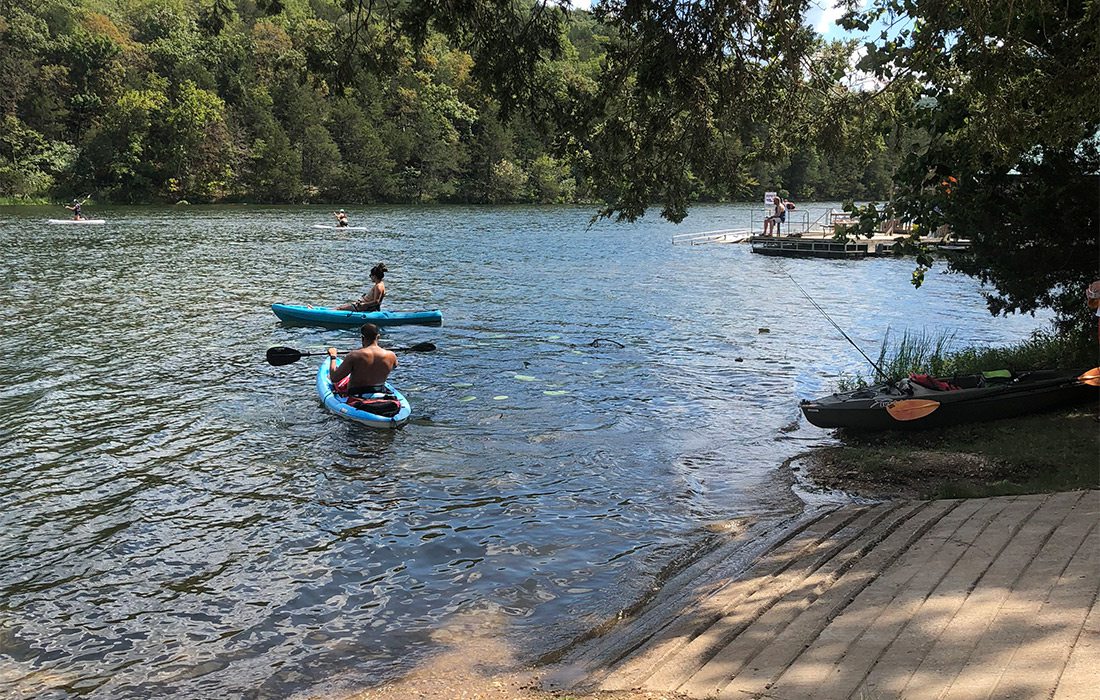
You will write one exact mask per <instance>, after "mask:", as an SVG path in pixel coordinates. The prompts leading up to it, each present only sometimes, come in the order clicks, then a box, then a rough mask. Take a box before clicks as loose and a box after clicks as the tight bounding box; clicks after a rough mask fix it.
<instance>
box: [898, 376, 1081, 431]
mask: <svg viewBox="0 0 1100 700" xmlns="http://www.w3.org/2000/svg"><path fill="white" fill-rule="evenodd" d="M1069 381H1070V382H1071V383H1072V382H1081V383H1082V384H1087V385H1088V386H1100V367H1093V368H1092V369H1090V370H1089V371H1087V372H1085V373H1083V374H1081V375H1080V376H1077V377H1074V378H1073V379H1071V380H1069ZM939 407H940V402H939V401H933V400H932V399H902V400H900V401H893V402H891V403H890V404H888V405H887V406H886V412H887V413H889V414H890V417H891V418H893V419H894V420H897V421H907V420H917V419H918V418H924V417H925V416H927V415H928V414H929V413H931V412H932V411H935V410H936V409H937V408H939Z"/></svg>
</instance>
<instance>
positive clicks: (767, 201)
mask: <svg viewBox="0 0 1100 700" xmlns="http://www.w3.org/2000/svg"><path fill="white" fill-rule="evenodd" d="M778 196H779V193H778V192H765V193H764V208H765V209H767V210H768V212H769V213H770V212H771V211H772V210H773V209H774V208H775V198H776V197H778Z"/></svg>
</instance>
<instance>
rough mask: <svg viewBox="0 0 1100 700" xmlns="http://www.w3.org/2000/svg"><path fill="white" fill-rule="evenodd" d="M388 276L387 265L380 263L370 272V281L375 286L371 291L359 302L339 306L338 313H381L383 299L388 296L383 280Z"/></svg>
mask: <svg viewBox="0 0 1100 700" xmlns="http://www.w3.org/2000/svg"><path fill="white" fill-rule="evenodd" d="M385 276H386V263H378V264H377V265H375V266H374V267H372V268H371V270H370V281H371V282H373V283H374V285H373V286H372V287H371V288H370V291H369V292H367V293H366V294H364V295H363V296H362V297H361V298H360V299H359V301H353V302H352V303H350V304H344V305H343V306H337V307H336V310H337V311H381V310H382V299H384V298H385V296H386V283H385V282H383V281H382V279H383V278H384V277H385Z"/></svg>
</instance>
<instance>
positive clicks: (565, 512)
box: [0, 206, 1041, 700]
mask: <svg viewBox="0 0 1100 700" xmlns="http://www.w3.org/2000/svg"><path fill="white" fill-rule="evenodd" d="M815 213H816V211H815ZM354 214H355V215H356V216H357V217H358V218H360V219H361V220H363V221H365V222H368V225H369V226H370V227H371V231H369V232H365V233H363V232H350V233H346V234H340V235H339V236H338V237H332V238H326V237H325V236H326V235H327V234H325V233H324V232H321V231H318V230H314V229H311V228H309V224H310V223H313V222H314V221H317V220H320V219H321V218H323V217H324V216H325V215H327V212H325V211H322V210H320V209H308V208H294V207H269V208H254V207H249V208H247V209H245V208H241V207H220V208H219V207H211V208H190V209H187V210H183V211H181V210H177V209H168V208H164V209H158V208H135V209H122V208H120V209H108V210H106V211H105V212H104V215H105V218H107V219H108V220H109V222H110V223H108V224H107V225H106V226H103V227H97V230H95V231H82V230H76V229H78V228H79V227H46V226H43V225H42V220H43V219H45V218H46V214H45V213H44V212H42V211H40V210H34V209H22V210H21V209H10V210H5V216H4V217H3V221H2V222H0V240H2V242H3V244H4V245H3V252H2V253H0V282H2V284H3V285H4V288H5V289H6V290H7V292H8V294H7V297H8V298H9V299H10V302H9V303H8V304H6V305H4V306H3V307H0V353H2V354H3V356H4V357H5V362H4V364H3V365H0V411H2V412H3V415H4V418H5V420H4V422H3V425H0V462H2V463H3V464H4V465H5V468H4V470H0V498H2V499H3V502H4V504H5V508H4V509H2V510H0V562H2V564H3V566H2V567H0V646H2V648H3V649H4V654H3V655H0V694H3V695H4V696H5V697H11V698H71V697H76V696H84V697H89V698H111V699H112V700H114V699H116V698H146V697H161V698H177V697H178V698H193V697H237V696H244V695H247V696H260V697H266V696H273V697H284V696H286V695H288V694H289V693H291V692H293V691H295V690H297V689H301V688H305V687H308V686H309V685H311V684H313V683H316V682H319V681H320V680H323V679H326V678H329V677H331V676H332V675H333V674H337V673H340V674H344V676H345V677H350V678H353V679H356V680H358V681H360V682H369V681H372V680H377V679H379V678H382V677H384V676H386V675H389V674H393V673H397V672H399V671H401V670H402V669H403V668H407V667H408V665H409V664H411V663H414V662H415V661H416V660H417V659H418V658H420V657H421V656H422V655H423V654H425V653H428V652H429V651H430V650H431V649H432V648H433V646H434V645H436V644H437V643H438V642H439V640H440V639H442V638H445V637H446V635H447V634H449V632H447V631H445V628H446V626H447V624H448V623H449V622H450V621H451V620H453V619H454V618H455V617H456V616H457V617H462V616H469V617H463V619H486V618H484V617H479V616H493V618H494V619H498V618H500V617H502V618H504V619H506V620H508V621H509V622H510V623H511V624H510V627H509V628H508V630H506V631H505V632H504V633H506V634H509V635H511V638H512V639H513V640H514V641H515V642H516V644H518V645H519V648H520V650H521V651H523V652H527V653H530V654H532V655H534V654H538V653H540V652H542V651H545V650H547V649H549V648H551V647H553V646H555V645H556V644H560V643H562V642H564V641H566V640H568V639H570V638H572V637H573V636H575V635H576V634H578V633H579V632H581V631H583V630H584V628H586V627H587V626H588V625H590V624H593V623H595V622H598V621H599V620H601V619H604V618H605V617H607V616H611V615H614V614H615V613H616V612H617V611H618V610H619V609H621V608H622V607H623V606H624V605H626V604H628V603H629V602H630V601H632V600H635V599H637V598H638V597H639V596H641V595H643V594H644V593H645V592H646V591H647V590H648V588H649V587H650V586H651V585H652V584H653V581H654V579H655V578H656V577H657V576H659V575H660V574H661V572H662V570H663V569H664V567H665V566H666V565H667V564H668V563H669V561H671V560H672V559H673V558H675V557H676V556H677V553H678V552H680V551H682V548H683V547H685V546H689V545H690V544H691V543H692V542H694V541H697V540H699V539H700V538H701V537H702V536H703V534H704V533H705V532H706V529H707V526H708V525H710V524H711V523H713V522H714V521H721V520H726V519H729V518H733V517H738V516H742V515H748V514H768V513H775V512H778V511H781V510H782V509H784V508H787V507H788V505H787V504H788V501H787V500H786V498H785V497H784V496H783V493H782V492H783V491H784V489H785V487H784V486H783V485H782V484H781V483H780V482H779V481H778V480H777V478H776V468H777V466H778V465H779V464H780V463H781V462H782V461H783V460H784V459H786V458H788V457H790V456H792V455H793V454H795V453H796V452H798V451H799V450H801V449H804V447H805V445H806V444H807V443H809V442H813V441H820V440H822V439H824V437H825V435H824V433H822V432H821V431H817V430H816V429H813V428H805V427H804V428H802V429H801V430H800V431H798V432H797V433H796V434H786V433H780V428H782V427H783V426H786V425H788V424H790V423H791V422H792V421H794V420H796V419H797V417H798V409H797V399H798V398H801V397H806V396H811V395H813V394H816V393H818V392H821V391H823V390H824V389H825V388H827V387H828V386H829V385H830V383H831V382H832V381H833V380H834V379H835V377H837V376H838V375H840V374H842V373H845V372H850V371H852V370H854V369H858V368H860V365H861V363H862V362H863V360H862V358H860V357H859V355H858V353H857V352H855V351H854V350H853V349H852V348H851V347H850V346H848V345H847V343H846V341H844V340H843V339H842V338H840V337H839V336H838V334H837V333H836V332H835V330H833V328H832V327H831V325H830V324H829V323H828V321H826V320H825V319H824V318H823V317H821V315H820V314H819V313H817V312H816V311H814V310H813V309H812V308H810V306H809V305H808V304H807V303H806V302H805V301H804V300H803V299H802V298H801V296H800V294H799V293H798V292H797V289H796V288H795V287H794V286H793V285H792V284H791V282H790V277H788V275H789V276H791V277H794V278H795V279H797V280H798V282H799V283H800V284H801V285H802V286H803V287H805V288H806V290H807V291H808V292H809V293H810V294H812V295H813V297H814V299H815V300H816V301H817V302H818V303H819V304H821V306H822V307H823V308H825V309H826V311H827V312H828V313H829V315H830V316H832V318H833V319H834V320H835V321H836V322H837V323H839V324H840V325H841V326H842V327H844V328H845V329H846V331H847V332H848V333H849V335H850V336H851V337H852V338H853V339H854V340H855V341H856V342H857V343H859V344H860V345H861V346H862V347H863V348H864V349H865V350H868V351H872V350H874V349H876V348H877V346H878V343H879V342H880V341H881V339H882V336H883V335H884V333H885V332H886V331H887V329H891V330H893V331H900V330H902V329H905V328H914V329H917V330H920V329H924V328H931V329H938V328H943V327H946V328H947V329H948V330H952V329H958V330H959V331H960V333H966V334H967V335H966V336H965V337H964V338H963V340H964V341H966V342H979V343H996V342H1001V341H1004V340H1006V339H1013V338H1016V337H1018V336H1019V335H1021V334H1022V333H1026V332H1027V331H1029V330H1030V329H1032V328H1034V327H1036V325H1037V324H1038V323H1040V322H1041V321H1036V320H1034V319H990V318H988V316H987V314H986V312H985V310H984V304H983V300H982V298H981V295H980V290H979V289H978V288H977V287H976V286H975V284H974V283H973V282H972V281H970V280H967V279H965V278H960V277H955V276H947V275H930V276H929V279H928V282H927V283H926V285H925V288H924V289H922V290H920V291H916V290H913V289H912V288H911V286H910V285H909V284H908V277H909V271H910V265H911V263H910V262H909V261H904V260H901V261H898V260H868V261H863V262H859V263H850V262H843V261H815V260H784V259H771V258H762V257H760V256H753V255H751V254H750V253H749V251H748V250H747V249H746V248H745V247H743V246H715V247H703V246H696V247H692V246H686V247H683V246H681V247H673V246H671V245H670V244H669V239H670V237H671V235H672V233H673V232H680V231H683V230H712V229H717V228H728V227H738V226H745V225H747V223H748V221H749V218H750V208H748V207H736V206H723V207H720V206H711V207H708V206H703V207H699V208H698V209H696V210H694V211H693V213H692V217H691V218H690V219H689V222H690V223H689V224H688V225H687V226H685V227H682V228H680V229H677V228H675V227H673V226H671V225H669V224H666V223H662V222H660V221H658V220H655V219H646V220H644V221H642V222H641V223H639V224H638V225H634V226H615V225H611V224H607V223H600V224H597V225H594V226H591V227H589V226H588V219H589V216H590V212H589V211H588V210H586V209H584V208H570V207H558V208H537V207H536V208H530V207H528V208H524V207H517V208H508V209H495V210H494V209H477V208H446V207H440V208H432V209H406V208H400V207H379V208H376V209H370V210H363V211H362V212H354ZM43 240H45V241H47V244H46V245H43ZM377 261H385V262H386V263H387V265H388V266H389V268H390V270H391V273H390V274H389V276H388V278H387V283H388V286H389V295H388V297H387V305H389V306H390V308H394V309H426V308H440V309H442V310H443V313H444V318H445V322H444V325H443V326H442V327H441V328H417V327H402V328H394V329H386V330H385V333H384V335H383V343H384V344H388V345H391V346H398V347H399V346H406V345H412V344H414V343H417V342H421V341H426V340H430V341H432V342H434V343H436V344H437V345H438V346H439V349H438V350H437V351H436V352H433V353H402V354H401V355H400V366H399V368H398V370H397V372H396V373H395V375H394V380H395V381H396V382H397V383H398V385H399V386H401V387H402V388H403V389H404V390H405V392H406V394H407V395H408V396H409V398H410V400H411V401H412V403H413V420H412V422H411V423H410V424H409V425H408V426H407V427H406V428H404V429H403V430H401V431H398V432H396V433H375V432H371V431H369V430H366V429H363V428H361V427H359V426H356V425H354V424H351V423H347V422H344V421H341V420H339V419H337V418H335V417H333V416H331V415H329V414H327V413H326V412H324V411H322V410H321V409H320V408H319V406H318V404H317V399H316V396H315V391H314V387H313V376H314V372H315V371H316V367H317V362H318V360H317V358H305V359H303V360H302V361H300V362H298V363H296V364H292V365H289V366H285V367H270V366H268V365H266V364H265V363H264V362H263V353H264V350H265V349H266V348H267V347H269V346H272V345H289V346H292V347H297V348H300V349H302V350H305V351H313V352H321V351H323V349H324V348H325V347H327V346H329V345H336V346H339V347H343V348H349V347H352V346H353V345H354V344H355V343H356V342H357V338H356V333H355V331H354V330H350V331H331V330H325V329H318V328H293V327H284V326H283V325H282V324H280V323H278V321H277V320H276V319H275V318H274V316H272V315H271V313H270V311H269V309H268V305H269V304H270V303H272V302H275V301H286V302H311V303H321V304H324V303H335V302H341V301H345V300H348V299H351V298H354V297H356V296H358V295H359V294H361V293H362V291H363V289H364V285H365V284H366V282H367V280H366V272H367V270H368V269H369V267H370V266H371V265H373V263H375V262H377ZM765 329H766V330H765ZM601 339H602V340H603V341H607V340H613V341H615V342H617V343H619V344H621V345H623V347H621V348H620V347H617V346H616V345H614V344H612V343H608V342H602V343H601V342H599V341H600V340H601ZM604 591H610V592H612V593H611V594H608V595H605V594H604V593H603V592H604ZM464 624H465V623H464ZM494 629H495V628H494Z"/></svg>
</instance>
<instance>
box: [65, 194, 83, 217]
mask: <svg viewBox="0 0 1100 700" xmlns="http://www.w3.org/2000/svg"><path fill="white" fill-rule="evenodd" d="M87 201H88V198H87V197H85V198H84V199H74V200H73V203H72V204H66V205H65V208H66V209H68V210H69V211H71V212H72V213H73V221H80V220H81V219H83V218H84V215H83V214H81V213H80V207H82V206H84V202H87Z"/></svg>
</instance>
